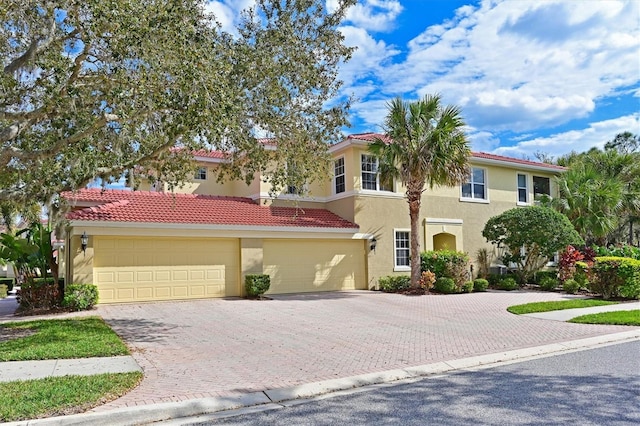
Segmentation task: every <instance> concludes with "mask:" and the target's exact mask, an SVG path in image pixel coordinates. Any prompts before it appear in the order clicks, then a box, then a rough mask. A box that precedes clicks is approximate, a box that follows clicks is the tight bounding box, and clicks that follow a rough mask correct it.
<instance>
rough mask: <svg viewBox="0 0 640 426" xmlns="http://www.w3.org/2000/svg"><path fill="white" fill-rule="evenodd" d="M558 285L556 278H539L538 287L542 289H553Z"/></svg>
mask: <svg viewBox="0 0 640 426" xmlns="http://www.w3.org/2000/svg"><path fill="white" fill-rule="evenodd" d="M556 287H558V280H557V279H556V278H551V277H544V278H543V279H542V280H540V289H541V290H544V291H553V290H555V289H556Z"/></svg>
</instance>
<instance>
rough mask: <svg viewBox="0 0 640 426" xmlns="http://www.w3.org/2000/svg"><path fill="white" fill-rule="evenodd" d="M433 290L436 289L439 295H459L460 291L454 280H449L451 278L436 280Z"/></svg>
mask: <svg viewBox="0 0 640 426" xmlns="http://www.w3.org/2000/svg"><path fill="white" fill-rule="evenodd" d="M433 288H434V289H435V291H437V292H438V293H444V294H450V293H457V292H458V291H457V290H458V289H457V287H456V283H455V281H454V280H453V278H449V277H440V278H438V279H437V280H436V282H435V284H434V286H433Z"/></svg>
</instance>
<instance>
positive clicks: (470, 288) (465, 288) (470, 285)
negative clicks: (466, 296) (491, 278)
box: [462, 281, 473, 293]
mask: <svg viewBox="0 0 640 426" xmlns="http://www.w3.org/2000/svg"><path fill="white" fill-rule="evenodd" d="M472 291H473V281H467V282H466V283H464V284H463V285H462V292H463V293H471V292H472Z"/></svg>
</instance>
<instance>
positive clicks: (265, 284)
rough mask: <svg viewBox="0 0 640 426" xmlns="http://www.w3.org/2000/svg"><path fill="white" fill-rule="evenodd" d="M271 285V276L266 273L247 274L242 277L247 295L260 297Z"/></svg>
mask: <svg viewBox="0 0 640 426" xmlns="http://www.w3.org/2000/svg"><path fill="white" fill-rule="evenodd" d="M269 287H271V277H270V276H269V275H267V274H248V275H246V276H245V277H244V288H245V290H246V291H247V296H249V297H262V295H263V294H264V293H266V292H267V291H268V290H269Z"/></svg>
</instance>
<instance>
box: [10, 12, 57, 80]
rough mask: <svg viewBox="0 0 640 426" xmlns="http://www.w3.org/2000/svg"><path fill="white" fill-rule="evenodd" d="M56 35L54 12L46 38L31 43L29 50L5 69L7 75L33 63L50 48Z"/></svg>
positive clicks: (50, 18)
mask: <svg viewBox="0 0 640 426" xmlns="http://www.w3.org/2000/svg"><path fill="white" fill-rule="evenodd" d="M55 33H56V18H55V15H54V13H53V12H51V16H50V17H49V26H48V31H47V33H46V34H45V36H44V38H42V39H40V40H38V39H34V40H32V41H31V44H30V45H29V48H28V49H27V51H26V52H24V53H23V54H22V55H21V56H18V57H17V58H16V59H14V60H13V61H11V62H10V63H9V64H8V65H7V66H6V67H4V73H5V74H13V73H14V72H16V71H18V70H19V69H20V68H22V67H24V66H25V65H26V64H28V63H29V62H31V61H33V59H34V58H35V57H36V55H37V54H38V53H40V52H42V51H43V50H44V49H46V48H47V47H49V45H50V44H51V42H53V39H54V35H55Z"/></svg>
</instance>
